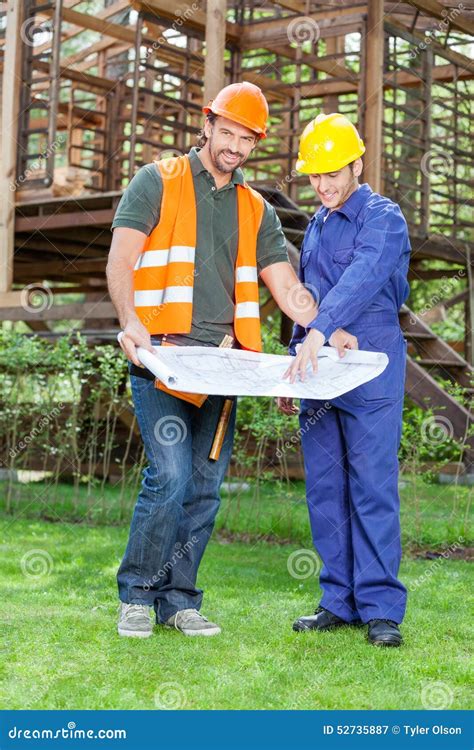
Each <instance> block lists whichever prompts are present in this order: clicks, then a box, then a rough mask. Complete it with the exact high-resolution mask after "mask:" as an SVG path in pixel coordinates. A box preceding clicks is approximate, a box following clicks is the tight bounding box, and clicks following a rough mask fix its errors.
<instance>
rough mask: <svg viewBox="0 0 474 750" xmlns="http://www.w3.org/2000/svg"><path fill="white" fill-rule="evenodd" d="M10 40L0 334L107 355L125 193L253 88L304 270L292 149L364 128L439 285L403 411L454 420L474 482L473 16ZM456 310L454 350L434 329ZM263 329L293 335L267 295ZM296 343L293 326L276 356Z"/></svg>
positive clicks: (298, 0) (160, 6) (113, 329)
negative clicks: (324, 130) (264, 106)
mask: <svg viewBox="0 0 474 750" xmlns="http://www.w3.org/2000/svg"><path fill="white" fill-rule="evenodd" d="M0 30H1V37H0V44H1V47H0V55H1V56H0V61H1V66H2V76H1V81H2V128H1V151H0V153H1V158H0V188H1V190H0V194H1V206H0V316H1V319H2V320H3V321H14V322H15V321H22V322H23V323H24V324H26V326H27V327H28V329H29V331H30V332H31V333H32V334H33V333H34V334H35V335H40V336H44V337H47V338H51V339H53V338H54V337H56V336H58V335H59V332H60V330H64V327H62V328H60V327H59V326H58V321H68V327H69V328H70V329H71V328H74V329H78V330H81V332H82V333H83V334H84V335H85V336H87V338H88V341H89V342H90V344H91V345H95V344H96V343H98V342H104V341H114V340H115V336H116V333H117V330H118V321H117V319H116V314H115V310H114V308H113V306H112V304H111V301H110V298H109V296H108V294H107V287H106V280H105V265H106V261H107V254H108V250H109V247H110V241H111V234H110V226H111V223H112V219H113V216H114V212H115V209H116V207H117V204H118V202H119V200H120V196H121V194H122V192H123V190H124V189H125V187H126V186H127V184H128V183H129V181H130V179H131V178H132V177H133V175H134V174H135V173H136V171H137V169H139V168H140V166H142V165H143V164H146V163H149V162H151V161H152V160H153V159H159V158H163V157H165V156H171V155H178V154H182V153H186V152H187V151H188V150H189V148H190V147H191V146H192V145H194V144H195V142H196V137H197V135H198V134H199V131H200V129H201V126H202V122H203V114H202V105H203V103H207V101H208V100H209V99H210V98H212V97H213V96H215V94H216V93H217V91H218V90H219V89H220V88H222V86H224V85H226V84H227V83H233V82H238V81H242V80H246V81H251V82H253V83H255V84H257V85H258V86H260V88H261V89H262V91H263V92H264V94H265V96H266V98H267V100H268V102H269V106H270V123H269V134H268V137H267V138H266V139H265V140H263V141H261V142H259V144H258V146H257V148H256V149H255V151H254V152H253V153H252V155H251V158H250V159H249V160H248V162H247V163H246V165H245V174H246V178H247V179H248V181H249V182H250V184H251V185H252V186H253V187H255V188H256V189H257V190H259V191H260V192H261V194H262V195H263V196H264V197H265V198H266V199H267V200H268V201H269V202H270V203H271V204H272V205H273V206H274V207H275V209H276V211H277V214H278V216H279V217H280V219H281V222H282V226H283V229H284V232H285V235H286V238H287V242H288V250H289V255H290V259H291V261H292V263H293V264H294V265H295V267H296V266H297V264H298V256H299V250H300V246H301V241H302V238H303V234H304V231H305V228H306V225H307V223H308V221H309V218H310V216H311V215H312V214H313V213H314V211H315V210H316V208H317V206H316V204H315V196H314V193H313V191H312V189H311V188H310V186H309V183H308V179H307V177H304V176H301V175H298V174H297V173H296V171H295V161H296V157H297V150H298V140H299V135H300V134H301V132H302V130H303V128H304V126H305V124H306V123H307V122H309V121H310V120H311V119H312V118H314V117H315V116H316V115H317V114H319V113H320V112H326V113H329V112H334V111H339V112H343V113H344V114H346V115H347V116H348V117H349V118H350V119H351V120H352V122H353V123H354V124H355V125H356V126H357V127H358V128H359V130H360V132H361V135H362V137H363V138H364V141H365V144H366V153H365V155H364V159H363V161H364V171H363V175H362V181H363V182H367V183H369V185H370V186H371V187H372V189H373V190H375V191H378V192H380V193H382V194H384V195H386V196H388V197H389V198H391V199H392V200H394V201H396V202H397V203H399V204H400V206H401V208H402V210H403V212H404V215H405V217H406V219H407V222H408V225H409V231H410V238H411V244H412V248H413V252H412V257H411V263H410V280H411V282H412V283H413V284H414V285H419V284H423V283H425V282H426V281H428V280H433V279H438V280H440V281H442V284H441V289H442V292H441V294H440V295H439V298H436V299H433V300H430V303H429V304H428V305H427V308H426V309H424V310H422V311H420V310H418V313H416V312H414V311H412V310H411V309H410V308H408V307H407V308H404V309H403V310H402V311H401V314H400V320H401V325H402V328H403V330H404V332H405V336H406V338H407V339H408V342H409V358H408V367H407V392H408V393H409V395H410V397H411V398H412V399H413V400H414V401H415V402H416V403H417V404H419V405H420V406H422V407H423V408H432V409H433V410H434V412H435V413H436V414H439V415H443V416H444V417H445V418H448V419H449V421H450V424H451V425H452V427H453V435H454V437H456V438H457V439H459V440H464V441H465V442H466V450H465V455H464V458H465V463H466V466H467V467H469V466H472V461H473V443H472V439H470V438H469V437H468V436H469V434H471V433H472V425H473V416H472V411H471V409H470V400H471V397H472V393H473V382H472V364H473V356H474V339H473V336H474V334H473V331H474V326H473V316H474V284H473V279H472V254H473V250H474V238H473V234H472V229H473V226H474V221H473V212H472V207H473V204H474V193H473V186H474V179H473V174H472V153H473V137H472V127H471V124H472V121H473V119H474V117H473V111H472V103H473V101H474V84H473V82H472V81H473V78H474V63H473V55H472V51H473V49H474V43H473V42H474V39H473V35H474V2H473V0H463V3H461V4H460V3H457V2H456V1H455V0H445V1H444V2H443V3H441V2H439V0H407V1H406V2H392V0H367V2H362V1H359V2H358V1H357V0H337V2H335V1H334V0H329V1H328V2H322V1H316V0H280V1H279V2H273V1H272V0H207V2H201V1H198V0H194V2H179V3H175V2H171V0H147V1H146V2H145V1H143V0H95V1H94V0H90V1H87V0H82V2H78V0H55V1H49V2H48V1H47V0H7V1H6V2H5V1H4V2H2V3H1V4H0ZM70 295H72V296H70ZM262 296H264V293H263V292H262ZM78 300H79V301H78ZM452 308H455V309H456V310H457V311H460V313H459V315H458V317H460V318H461V320H462V322H463V335H462V338H460V339H459V340H457V341H454V342H453V341H446V340H444V339H443V338H441V337H440V336H439V335H438V334H437V333H436V332H435V330H434V329H436V327H437V326H436V325H434V324H438V323H439V322H440V321H442V320H443V319H444V318H445V316H446V311H447V310H449V309H452ZM261 312H262V318H263V319H266V318H268V316H270V315H272V316H273V319H274V320H275V319H278V320H280V317H278V318H276V317H275V315H276V313H277V310H276V308H275V304H274V302H273V300H272V299H271V298H270V297H268V296H267V298H266V299H263V301H262V311H261ZM432 325H434V329H433V328H432V327H431V326H432ZM290 331H291V326H290V324H289V321H288V320H287V319H285V318H284V317H283V318H281V338H282V340H283V341H287V340H288V337H289V332H290ZM25 335H28V334H25ZM440 377H441V378H442V380H440ZM454 387H458V391H459V392H460V393H461V396H459V394H458V396H457V397H456V398H454V397H453V395H452V392H453V388H454Z"/></svg>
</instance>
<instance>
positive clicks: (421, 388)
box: [405, 357, 474, 452]
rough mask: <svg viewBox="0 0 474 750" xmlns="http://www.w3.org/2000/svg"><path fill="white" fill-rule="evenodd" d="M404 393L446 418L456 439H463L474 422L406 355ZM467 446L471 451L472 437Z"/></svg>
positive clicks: (451, 397) (468, 413)
mask: <svg viewBox="0 0 474 750" xmlns="http://www.w3.org/2000/svg"><path fill="white" fill-rule="evenodd" d="M405 393H406V395H407V396H408V397H409V398H411V400H412V401H414V402H415V404H417V405H418V406H421V408H422V409H432V410H433V412H434V413H435V414H437V415H439V416H441V417H443V418H444V419H448V420H449V422H450V423H451V425H452V429H453V436H454V437H455V438H456V439H457V440H464V439H465V437H466V434H467V431H468V430H469V428H470V427H472V425H473V424H474V415H473V414H472V413H471V412H470V411H469V410H468V409H466V408H465V407H464V406H462V405H461V404H460V403H459V402H458V401H456V399H455V398H453V396H451V395H450V394H449V393H448V392H447V391H445V390H443V389H442V388H441V387H440V385H439V384H438V383H437V382H436V380H435V379H434V378H433V377H432V376H431V375H430V373H429V372H427V371H426V370H424V369H423V367H422V366H421V365H419V364H418V363H417V362H415V360H413V359H412V358H411V357H407V370H406V381H405ZM468 446H469V449H470V451H471V452H472V450H474V440H473V438H472V437H471V438H470V439H469V440H468Z"/></svg>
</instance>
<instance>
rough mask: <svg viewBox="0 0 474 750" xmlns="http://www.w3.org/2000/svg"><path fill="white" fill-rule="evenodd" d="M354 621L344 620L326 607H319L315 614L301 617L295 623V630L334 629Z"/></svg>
mask: <svg viewBox="0 0 474 750" xmlns="http://www.w3.org/2000/svg"><path fill="white" fill-rule="evenodd" d="M351 624H352V623H349V622H346V621H345V620H342V619H341V618H340V617H338V616H337V615H333V613H332V612H329V611H328V610H327V609H324V607H318V608H317V610H316V612H315V613H314V615H309V616H308V617H299V618H298V619H297V620H295V622H294V623H293V630H296V631H297V632H301V631H302V630H332V629H333V628H340V627H341V626H342V625H351Z"/></svg>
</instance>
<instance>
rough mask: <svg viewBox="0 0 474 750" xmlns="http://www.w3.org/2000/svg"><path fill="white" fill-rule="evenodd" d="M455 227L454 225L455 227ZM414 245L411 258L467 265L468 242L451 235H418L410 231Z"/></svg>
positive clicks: (412, 244)
mask: <svg viewBox="0 0 474 750" xmlns="http://www.w3.org/2000/svg"><path fill="white" fill-rule="evenodd" d="M453 229H454V227H453ZM410 242H411V246H412V253H411V259H412V261H413V260H425V259H426V260H430V259H435V258H436V259H437V260H446V261H448V262H450V263H459V265H463V266H465V265H466V252H467V250H466V248H468V244H467V243H463V242H456V240H453V239H451V238H450V237H439V236H437V235H432V236H431V237H417V236H416V235H414V234H413V233H412V232H410Z"/></svg>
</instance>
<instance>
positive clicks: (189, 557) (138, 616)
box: [107, 82, 356, 638]
mask: <svg viewBox="0 0 474 750" xmlns="http://www.w3.org/2000/svg"><path fill="white" fill-rule="evenodd" d="M204 112H205V114H206V120H205V123H204V128H203V132H202V134H201V138H200V144H199V145H200V148H192V149H191V151H190V152H189V154H186V155H184V156H178V157H174V158H171V159H163V160H161V161H158V162H155V163H151V164H147V165H145V166H143V167H142V168H141V169H140V170H139V171H138V172H137V174H136V175H135V177H134V178H133V179H132V181H131V182H130V185H129V186H128V187H127V189H126V190H125V192H124V194H123V196H122V199H121V201H120V204H119V206H118V208H117V212H116V214H115V218H114V221H113V229H114V233H113V240H112V247H111V250H110V255H109V262H108V265H107V277H108V283H109V290H110V295H111V298H112V301H113V302H114V304H115V307H116V308H117V313H118V317H119V320H120V324H121V326H122V328H123V336H122V338H121V342H120V345H121V347H122V349H123V351H124V352H125V354H126V356H127V357H128V359H129V361H130V364H129V369H130V376H131V386H132V396H133V402H134V406H135V414H136V417H137V420H138V424H139V427H140V431H141V435H142V439H143V442H144V446H145V450H146V455H147V458H148V466H147V468H146V470H145V472H144V479H143V483H142V486H141V490H140V493H139V497H138V501H137V504H136V507H135V510H134V514H133V519H132V524H131V529H130V536H129V541H128V545H127V549H126V552H125V555H124V558H123V560H122V563H121V565H120V568H119V571H118V575H117V580H118V587H119V598H120V616H119V623H118V632H119V634H120V635H121V636H132V637H142V638H146V637H148V636H150V635H151V633H152V623H151V620H150V608H151V607H154V609H155V614H156V621H157V623H158V624H160V625H164V626H167V627H170V628H174V629H176V630H177V631H179V632H181V633H183V634H184V635H188V636H212V635H216V634H218V633H219V632H220V627H219V625H217V624H215V623H213V622H209V621H208V620H207V619H206V618H205V617H203V616H202V615H201V613H200V611H199V610H200V607H201V601H202V591H201V590H200V589H198V588H197V587H196V577H197V572H198V568H199V564H200V561H201V558H202V556H203V554H204V551H205V549H206V545H207V542H208V540H209V537H210V535H211V532H212V529H213V525H214V519H215V516H216V513H217V509H218V507H219V501H220V497H219V489H220V485H221V483H222V480H223V478H224V476H225V473H226V470H227V467H228V463H229V460H230V455H231V451H232V442H233V431H234V422H235V403H234V405H233V408H232V412H231V417H230V423H229V427H228V429H227V432H226V436H225V439H224V442H223V445H222V449H221V452H220V456H219V459H218V460H217V461H212V460H210V459H209V451H210V448H211V445H212V442H213V437H214V434H215V431H216V426H217V423H218V421H219V418H220V415H221V412H222V407H223V403H224V398H223V397H221V396H212V395H211V396H208V397H207V398H205V400H204V402H203V403H202V401H201V400H200V399H199V398H193V397H192V395H191V396H190V395H189V394H187V395H186V394H176V392H173V393H171V392H167V391H166V389H164V388H163V387H162V386H161V384H159V383H156V382H155V379H154V376H153V375H151V373H149V372H148V371H147V370H145V369H143V368H141V367H140V363H139V361H138V359H137V355H136V347H137V346H142V347H144V348H145V349H148V350H150V351H152V344H153V345H161V346H163V345H168V344H172V345H178V346H186V345H188V346H189V345H201V346H214V347H216V346H219V345H221V344H222V343H223V342H224V341H225V342H226V343H228V342H232V344H233V346H235V347H239V348H244V349H249V350H253V351H260V350H261V348H262V344H261V333H260V310H259V294H258V291H259V290H258V276H260V278H261V279H262V280H263V282H264V283H265V284H266V286H267V287H268V288H269V290H270V292H271V293H272V295H273V297H274V298H275V300H276V302H277V304H278V305H279V306H280V308H281V309H282V310H283V311H284V312H285V313H286V314H287V315H288V316H289V317H291V318H292V319H293V320H295V321H297V322H298V323H299V324H300V325H302V326H305V325H308V324H309V323H310V321H311V320H312V319H313V318H314V316H315V314H316V305H315V303H314V299H313V297H312V295H311V294H310V293H309V292H308V291H307V290H306V289H305V288H304V286H303V285H302V284H301V283H300V282H299V280H298V278H297V276H296V274H295V273H294V271H293V269H292V267H291V266H290V264H289V262H288V257H287V252H286V242H285V237H284V235H283V232H282V229H281V224H280V222H279V220H278V217H277V216H276V213H275V210H274V209H273V208H272V207H271V206H270V205H269V204H268V203H267V202H266V201H265V200H264V199H263V198H262V196H261V195H260V194H259V193H257V192H256V191H254V190H253V189H252V188H251V187H250V186H249V185H247V183H246V182H245V179H244V176H243V173H242V171H241V169H240V167H241V166H242V165H243V164H244V162H245V161H246V159H247V158H248V157H249V156H250V154H251V152H252V151H253V149H254V148H255V146H256V144H257V143H258V141H259V140H260V139H261V138H265V135H266V127H267V118H268V105H267V102H266V100H265V97H264V96H263V94H262V92H261V91H260V89H259V88H258V87H257V86H254V85H253V84H251V83H247V82H244V83H235V84H231V85H230V86H226V87H225V88H224V89H223V90H222V91H220V92H219V93H218V95H217V96H216V98H215V99H214V100H213V101H212V102H210V103H209V105H208V106H206V107H204ZM296 299H298V304H297V305H295V304H292V300H296ZM331 343H332V344H334V345H335V346H338V347H339V348H340V349H341V351H342V350H343V349H344V347H352V346H355V345H356V340H355V338H354V337H352V336H348V335H347V334H346V333H345V332H344V331H338V332H334V334H333V335H332V337H331Z"/></svg>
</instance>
